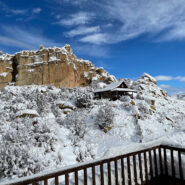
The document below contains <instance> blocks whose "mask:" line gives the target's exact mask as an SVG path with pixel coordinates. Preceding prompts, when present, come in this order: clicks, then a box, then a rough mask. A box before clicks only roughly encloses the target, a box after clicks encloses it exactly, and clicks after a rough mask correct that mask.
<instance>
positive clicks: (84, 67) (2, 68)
mask: <svg viewBox="0 0 185 185" xmlns="http://www.w3.org/2000/svg"><path fill="white" fill-rule="evenodd" d="M96 80H98V81H102V82H105V83H107V84H108V83H111V82H113V81H115V80H116V79H115V77H114V76H111V75H109V74H108V73H107V72H106V71H105V70H104V69H103V68H96V67H95V66H94V64H93V63H91V62H90V61H88V60H82V59H78V58H77V57H76V56H75V55H74V54H73V52H72V49H71V47H70V45H65V46H64V47H62V48H58V47H54V48H41V49H39V50H38V51H22V52H18V53H15V54H14V55H9V54H1V55H0V88H2V87H4V86H6V85H8V84H9V83H11V82H13V83H14V84H15V85H32V84H35V85H49V84H51V85H54V86H56V87H60V86H63V87H70V88H72V87H76V86H80V87H84V86H87V85H89V84H90V83H91V82H92V81H96Z"/></svg>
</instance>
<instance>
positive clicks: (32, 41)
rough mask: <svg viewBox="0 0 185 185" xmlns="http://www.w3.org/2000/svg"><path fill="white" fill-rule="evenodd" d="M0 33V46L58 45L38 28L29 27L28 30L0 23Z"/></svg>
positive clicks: (28, 47) (33, 46)
mask: <svg viewBox="0 0 185 185" xmlns="http://www.w3.org/2000/svg"><path fill="white" fill-rule="evenodd" d="M0 35H1V36H0V46H9V47H14V48H19V49H37V48H38V47H39V45H40V44H42V45H44V46H54V45H58V44H57V43H56V42H54V41H52V40H50V39H48V38H46V37H44V36H43V35H42V33H41V32H39V30H38V29H37V30H30V29H29V31H28V30H27V29H22V28H19V27H16V26H4V25H1V30H0ZM61 44H62V43H61Z"/></svg>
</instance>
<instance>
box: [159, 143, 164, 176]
mask: <svg viewBox="0 0 185 185" xmlns="http://www.w3.org/2000/svg"><path fill="white" fill-rule="evenodd" d="M159 164H160V175H161V176H162V175H163V161H162V155H161V147H160V146H159Z"/></svg>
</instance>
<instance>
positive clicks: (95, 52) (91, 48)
mask: <svg viewBox="0 0 185 185" xmlns="http://www.w3.org/2000/svg"><path fill="white" fill-rule="evenodd" d="M73 48H74V53H77V54H78V55H79V56H80V55H83V56H84V55H86V56H87V55H88V56H92V57H100V58H107V57H109V53H110V51H109V49H108V48H106V47H103V46H96V45H92V44H81V45H79V44H77V45H73Z"/></svg>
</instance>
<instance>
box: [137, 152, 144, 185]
mask: <svg viewBox="0 0 185 185" xmlns="http://www.w3.org/2000/svg"><path fill="white" fill-rule="evenodd" d="M138 156H139V172H140V179H141V184H143V170H142V161H141V153H139V154H138Z"/></svg>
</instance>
